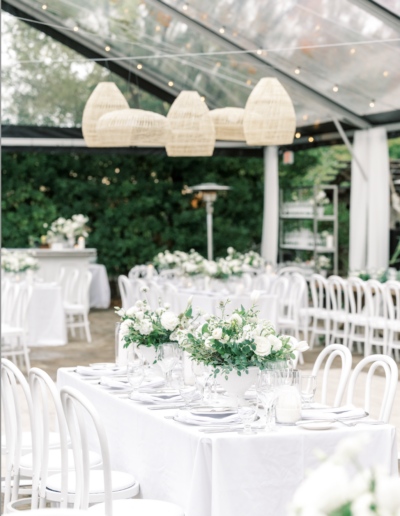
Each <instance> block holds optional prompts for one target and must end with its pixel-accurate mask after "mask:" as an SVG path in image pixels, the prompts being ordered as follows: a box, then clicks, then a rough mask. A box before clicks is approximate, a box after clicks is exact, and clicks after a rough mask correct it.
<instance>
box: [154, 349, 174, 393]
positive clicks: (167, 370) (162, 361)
mask: <svg viewBox="0 0 400 516" xmlns="http://www.w3.org/2000/svg"><path fill="white" fill-rule="evenodd" d="M178 360H179V347H178V344H176V343H173V342H168V343H166V344H161V345H160V346H159V347H158V359H157V362H158V364H159V366H160V367H161V370H162V372H163V373H164V374H165V387H166V388H168V389H171V387H172V386H171V372H172V369H173V368H174V367H175V366H176V364H177V363H178Z"/></svg>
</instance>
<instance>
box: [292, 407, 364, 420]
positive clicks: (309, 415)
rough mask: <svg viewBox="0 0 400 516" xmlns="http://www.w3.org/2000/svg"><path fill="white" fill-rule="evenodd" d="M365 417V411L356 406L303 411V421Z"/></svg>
mask: <svg viewBox="0 0 400 516" xmlns="http://www.w3.org/2000/svg"><path fill="white" fill-rule="evenodd" d="M363 415H365V410H364V409H362V408H356V407H355V406H354V405H343V406H342V407H336V408H333V407H328V408H321V409H319V408H318V409H303V410H302V411H301V418H302V419H344V418H351V417H360V416H363Z"/></svg>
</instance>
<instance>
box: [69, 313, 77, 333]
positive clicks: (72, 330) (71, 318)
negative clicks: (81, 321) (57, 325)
mask: <svg viewBox="0 0 400 516" xmlns="http://www.w3.org/2000/svg"><path fill="white" fill-rule="evenodd" d="M68 322H70V323H72V324H73V323H74V316H73V315H72V314H69V316H68ZM69 329H70V330H71V335H72V337H73V338H75V336H76V333H75V328H74V327H73V326H70V328H69Z"/></svg>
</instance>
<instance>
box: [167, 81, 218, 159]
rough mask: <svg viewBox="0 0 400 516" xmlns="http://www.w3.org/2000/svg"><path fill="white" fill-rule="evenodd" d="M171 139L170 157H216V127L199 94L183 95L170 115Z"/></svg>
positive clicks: (175, 102) (186, 92)
mask: <svg viewBox="0 0 400 516" xmlns="http://www.w3.org/2000/svg"><path fill="white" fill-rule="evenodd" d="M167 119H168V120H169V122H170V124H171V138H170V141H169V143H168V144H167V145H166V150H167V154H168V156H212V154H213V152H214V145H215V129H214V123H213V121H212V118H211V116H210V112H209V110H208V107H207V105H206V103H205V102H203V101H202V100H201V98H200V95H199V94H198V93H197V91H181V93H180V94H179V95H178V96H177V98H176V99H175V100H174V102H173V104H172V106H171V108H170V110H169V111H168V114H167Z"/></svg>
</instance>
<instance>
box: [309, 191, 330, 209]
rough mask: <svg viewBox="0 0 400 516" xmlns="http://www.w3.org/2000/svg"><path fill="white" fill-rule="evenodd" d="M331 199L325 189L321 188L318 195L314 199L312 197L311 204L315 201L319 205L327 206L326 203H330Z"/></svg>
mask: <svg viewBox="0 0 400 516" xmlns="http://www.w3.org/2000/svg"><path fill="white" fill-rule="evenodd" d="M330 202H331V201H330V200H329V197H327V195H326V192H325V190H319V191H318V192H317V195H316V196H315V200H314V199H310V204H312V205H313V206H314V203H316V204H317V206H325V205H326V204H329V203H330Z"/></svg>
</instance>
